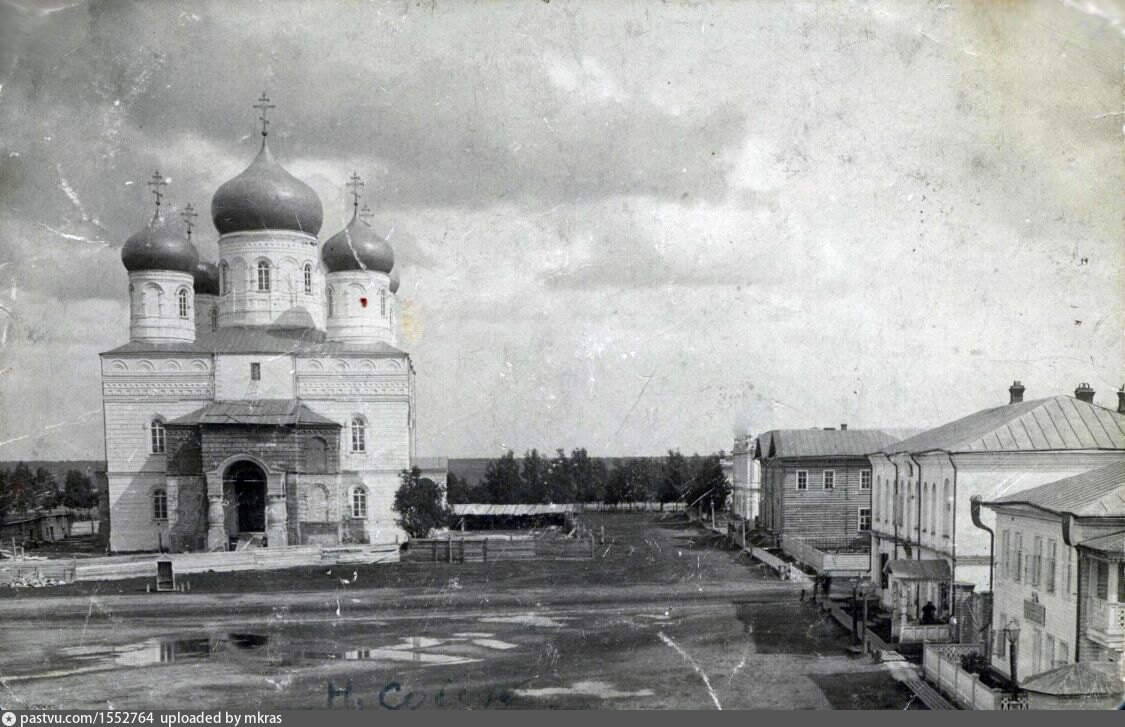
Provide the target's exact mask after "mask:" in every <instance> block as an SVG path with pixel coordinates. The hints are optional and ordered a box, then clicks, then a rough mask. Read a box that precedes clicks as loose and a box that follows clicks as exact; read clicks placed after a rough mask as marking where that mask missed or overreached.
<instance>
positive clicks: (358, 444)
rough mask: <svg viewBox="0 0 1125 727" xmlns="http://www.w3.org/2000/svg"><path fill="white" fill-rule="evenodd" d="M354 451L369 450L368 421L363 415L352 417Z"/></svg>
mask: <svg viewBox="0 0 1125 727" xmlns="http://www.w3.org/2000/svg"><path fill="white" fill-rule="evenodd" d="M352 451H353V452H366V451H367V423H366V422H365V421H363V417H352Z"/></svg>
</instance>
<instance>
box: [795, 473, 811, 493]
mask: <svg viewBox="0 0 1125 727" xmlns="http://www.w3.org/2000/svg"><path fill="white" fill-rule="evenodd" d="M797 489H798V490H807V489H809V473H808V471H807V470H797Z"/></svg>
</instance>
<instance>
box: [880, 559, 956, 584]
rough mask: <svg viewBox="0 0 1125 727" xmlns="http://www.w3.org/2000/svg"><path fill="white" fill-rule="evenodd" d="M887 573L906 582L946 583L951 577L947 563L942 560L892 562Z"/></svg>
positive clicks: (888, 564) (888, 565)
mask: <svg viewBox="0 0 1125 727" xmlns="http://www.w3.org/2000/svg"><path fill="white" fill-rule="evenodd" d="M887 572H888V573H890V574H891V575H892V576H894V577H895V578H898V579H900V580H906V581H947V580H949V579H950V577H951V576H952V571H950V570H949V563H948V562H946V561H945V560H944V559H942V558H937V559H934V560H892V561H890V562H889V563H887Z"/></svg>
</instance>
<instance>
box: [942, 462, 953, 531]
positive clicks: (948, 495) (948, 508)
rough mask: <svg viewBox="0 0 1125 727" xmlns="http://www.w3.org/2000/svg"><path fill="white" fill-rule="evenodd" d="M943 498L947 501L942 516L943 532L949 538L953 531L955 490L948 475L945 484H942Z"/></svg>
mask: <svg viewBox="0 0 1125 727" xmlns="http://www.w3.org/2000/svg"><path fill="white" fill-rule="evenodd" d="M941 499H942V501H943V502H944V503H945V509H944V511H943V512H942V518H941V534H942V535H943V536H945V537H947V538H948V537H949V535H950V533H951V532H952V531H953V492H952V491H951V490H950V489H949V478H948V477H946V478H945V484H944V485H943V486H942V490H941Z"/></svg>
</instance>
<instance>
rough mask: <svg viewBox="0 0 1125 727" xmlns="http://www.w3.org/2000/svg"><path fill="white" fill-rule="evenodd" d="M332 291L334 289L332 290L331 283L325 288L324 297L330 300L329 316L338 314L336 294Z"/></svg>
mask: <svg viewBox="0 0 1125 727" xmlns="http://www.w3.org/2000/svg"><path fill="white" fill-rule="evenodd" d="M332 293H333V291H332V286H331V285H329V286H328V287H327V288H325V289H324V297H325V298H326V299H327V300H328V317H329V318H331V317H332V316H334V315H336V302H335V296H334V295H333V294H332Z"/></svg>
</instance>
